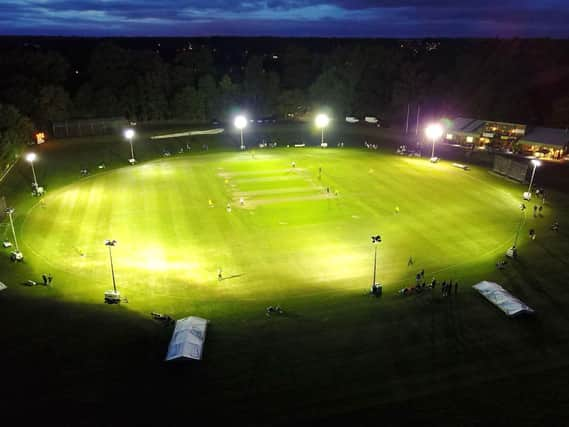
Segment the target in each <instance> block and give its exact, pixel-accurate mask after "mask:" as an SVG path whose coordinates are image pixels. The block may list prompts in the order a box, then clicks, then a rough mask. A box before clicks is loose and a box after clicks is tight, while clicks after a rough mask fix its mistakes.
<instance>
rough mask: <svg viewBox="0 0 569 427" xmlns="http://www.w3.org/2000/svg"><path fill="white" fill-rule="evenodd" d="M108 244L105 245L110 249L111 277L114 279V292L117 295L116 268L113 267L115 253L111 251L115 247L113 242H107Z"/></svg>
mask: <svg viewBox="0 0 569 427" xmlns="http://www.w3.org/2000/svg"><path fill="white" fill-rule="evenodd" d="M107 242H108V243H105V245H107V246H108V247H109V259H110V261H111V276H112V277H113V290H114V291H115V293H116V292H117V284H116V281H115V268H114V266H113V253H112V251H111V248H112V247H113V246H114V245H115V244H114V243H113V241H107Z"/></svg>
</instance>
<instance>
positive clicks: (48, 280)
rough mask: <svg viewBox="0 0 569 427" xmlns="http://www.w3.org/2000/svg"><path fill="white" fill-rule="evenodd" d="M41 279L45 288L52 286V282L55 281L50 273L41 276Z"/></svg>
mask: <svg viewBox="0 0 569 427" xmlns="http://www.w3.org/2000/svg"><path fill="white" fill-rule="evenodd" d="M41 277H42V279H43V284H44V286H47V285H51V282H52V280H53V276H52V275H51V273H48V274H45V273H44V274H42V275H41Z"/></svg>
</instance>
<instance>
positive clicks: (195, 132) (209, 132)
mask: <svg viewBox="0 0 569 427" xmlns="http://www.w3.org/2000/svg"><path fill="white" fill-rule="evenodd" d="M224 130H225V129H224V128H215V129H207V130H192V131H187V132H178V133H169V134H166V135H155V136H151V137H150V139H168V138H180V137H182V136H197V135H217V134H218V133H223V131H224Z"/></svg>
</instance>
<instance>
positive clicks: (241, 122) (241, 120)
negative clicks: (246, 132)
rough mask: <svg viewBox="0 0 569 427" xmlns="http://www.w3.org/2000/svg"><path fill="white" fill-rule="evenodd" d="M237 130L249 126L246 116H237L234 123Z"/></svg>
mask: <svg viewBox="0 0 569 427" xmlns="http://www.w3.org/2000/svg"><path fill="white" fill-rule="evenodd" d="M233 124H234V125H235V127H236V128H237V129H243V128H244V127H246V126H247V118H246V117H245V116H237V117H235V120H234V122H233Z"/></svg>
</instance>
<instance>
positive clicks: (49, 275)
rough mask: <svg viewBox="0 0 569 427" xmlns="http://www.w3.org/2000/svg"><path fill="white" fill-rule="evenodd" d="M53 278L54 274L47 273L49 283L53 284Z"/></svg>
mask: <svg viewBox="0 0 569 427" xmlns="http://www.w3.org/2000/svg"><path fill="white" fill-rule="evenodd" d="M52 280H53V276H52V275H51V273H49V274H48V275H47V284H48V285H51V281H52Z"/></svg>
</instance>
